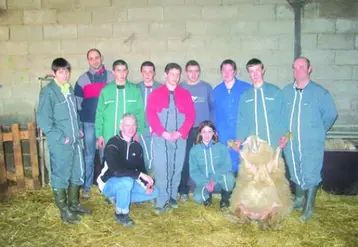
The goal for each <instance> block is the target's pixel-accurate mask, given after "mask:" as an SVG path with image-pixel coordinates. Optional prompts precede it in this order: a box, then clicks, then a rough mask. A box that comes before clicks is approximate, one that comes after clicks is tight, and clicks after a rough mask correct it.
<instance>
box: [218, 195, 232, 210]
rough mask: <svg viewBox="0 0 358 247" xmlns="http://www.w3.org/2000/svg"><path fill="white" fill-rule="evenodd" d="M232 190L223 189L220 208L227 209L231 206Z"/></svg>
mask: <svg viewBox="0 0 358 247" xmlns="http://www.w3.org/2000/svg"><path fill="white" fill-rule="evenodd" d="M230 195H231V191H226V190H221V200H220V209H226V208H228V207H229V206H230V202H229V199H230Z"/></svg>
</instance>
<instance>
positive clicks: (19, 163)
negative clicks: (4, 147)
mask: <svg viewBox="0 0 358 247" xmlns="http://www.w3.org/2000/svg"><path fill="white" fill-rule="evenodd" d="M11 132H12V143H13V151H14V162H15V174H16V184H17V186H18V187H19V188H24V187H25V180H24V179H25V173H24V165H23V160H22V148H21V136H20V125H19V124H13V125H11Z"/></svg>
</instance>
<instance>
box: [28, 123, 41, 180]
mask: <svg viewBox="0 0 358 247" xmlns="http://www.w3.org/2000/svg"><path fill="white" fill-rule="evenodd" d="M27 131H28V133H29V134H28V135H29V147H30V163H31V174H32V178H33V179H35V180H38V179H39V174H40V173H39V159H38V157H39V156H38V154H37V139H36V126H35V124H34V123H28V124H27Z"/></svg>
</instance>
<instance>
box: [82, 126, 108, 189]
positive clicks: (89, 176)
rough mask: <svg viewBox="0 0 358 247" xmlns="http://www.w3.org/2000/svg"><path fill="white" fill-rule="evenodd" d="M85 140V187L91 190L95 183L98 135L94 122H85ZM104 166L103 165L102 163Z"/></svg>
mask: <svg viewBox="0 0 358 247" xmlns="http://www.w3.org/2000/svg"><path fill="white" fill-rule="evenodd" d="M83 133H84V136H83V142H84V160H85V169H84V170H85V171H84V172H85V176H84V178H85V179H84V184H83V189H84V191H86V192H89V191H90V190H91V185H92V183H93V173H94V158H95V154H96V135H95V128H94V123H83ZM103 151H104V150H102V149H99V155H100V160H101V164H102V161H103ZM101 166H102V165H101Z"/></svg>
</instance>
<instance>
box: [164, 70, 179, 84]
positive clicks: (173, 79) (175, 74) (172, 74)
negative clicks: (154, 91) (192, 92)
mask: <svg viewBox="0 0 358 247" xmlns="http://www.w3.org/2000/svg"><path fill="white" fill-rule="evenodd" d="M179 80H180V70H178V69H171V70H169V71H168V73H165V81H166V83H167V84H168V85H170V86H172V87H175V86H176V85H178V83H179Z"/></svg>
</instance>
